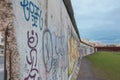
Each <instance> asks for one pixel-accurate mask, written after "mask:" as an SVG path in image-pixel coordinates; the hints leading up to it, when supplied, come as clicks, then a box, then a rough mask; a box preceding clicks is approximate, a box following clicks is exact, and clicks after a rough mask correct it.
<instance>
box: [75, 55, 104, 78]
mask: <svg viewBox="0 0 120 80" xmlns="http://www.w3.org/2000/svg"><path fill="white" fill-rule="evenodd" d="M77 80H103V79H101V78H100V77H97V76H96V75H95V72H94V70H93V67H92V65H91V62H90V61H89V60H88V59H87V58H86V57H83V58H82V62H81V66H80V71H79V75H78V79H77Z"/></svg>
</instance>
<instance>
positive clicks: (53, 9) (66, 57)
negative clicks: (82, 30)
mask: <svg viewBox="0 0 120 80" xmlns="http://www.w3.org/2000/svg"><path fill="white" fill-rule="evenodd" d="M1 3H2V8H3V11H2V12H3V13H2V14H0V20H1V22H2V23H1V24H2V27H1V28H0V30H1V31H2V34H5V31H6V32H7V33H6V35H5V36H4V38H5V39H6V41H5V43H6V45H5V53H6V54H7V55H6V59H5V61H6V70H7V74H6V75H7V80H9V79H11V80H33V79H34V80H75V79H76V78H77V74H78V71H79V67H80V60H81V58H82V54H84V52H83V53H82V52H81V50H82V48H81V43H80V41H79V38H78V35H77V33H76V30H75V29H74V26H73V24H72V22H71V19H70V16H69V14H68V12H67V9H66V7H65V5H64V2H63V0H3V1H1ZM0 5H1V4H0ZM2 8H1V9H2ZM7 11H8V12H7ZM5 13H7V14H5ZM3 15H4V16H3ZM6 15H7V16H6ZM2 17H3V18H4V20H2V19H1V18H2ZM82 45H84V46H85V47H83V49H84V48H87V49H85V50H86V51H85V54H90V53H89V52H90V48H89V47H87V45H85V44H82Z"/></svg>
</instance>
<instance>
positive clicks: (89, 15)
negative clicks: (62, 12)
mask: <svg viewBox="0 0 120 80" xmlns="http://www.w3.org/2000/svg"><path fill="white" fill-rule="evenodd" d="M71 2H72V5H73V9H74V15H75V19H76V23H77V26H78V29H79V32H80V36H81V38H87V39H89V40H91V41H99V42H103V43H108V44H109V43H116V44H117V43H120V0H71Z"/></svg>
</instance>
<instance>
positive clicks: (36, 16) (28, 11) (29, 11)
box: [20, 0, 43, 30]
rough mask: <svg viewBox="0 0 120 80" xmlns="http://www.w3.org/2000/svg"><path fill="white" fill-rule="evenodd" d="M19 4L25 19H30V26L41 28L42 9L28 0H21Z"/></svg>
mask: <svg viewBox="0 0 120 80" xmlns="http://www.w3.org/2000/svg"><path fill="white" fill-rule="evenodd" d="M20 5H21V6H22V7H23V11H24V17H25V19H26V21H29V20H30V19H32V26H33V27H39V28H40V30H42V28H43V17H42V10H41V9H40V8H39V7H38V6H37V5H35V4H34V3H33V2H32V1H28V0H23V1H21V2H20ZM31 17H32V18H31Z"/></svg>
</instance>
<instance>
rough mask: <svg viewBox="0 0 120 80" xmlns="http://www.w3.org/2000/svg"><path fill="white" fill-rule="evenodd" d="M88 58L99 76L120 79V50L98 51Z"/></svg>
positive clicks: (106, 78)
mask: <svg viewBox="0 0 120 80" xmlns="http://www.w3.org/2000/svg"><path fill="white" fill-rule="evenodd" d="M88 59H89V60H90V61H91V62H92V65H93V67H94V70H95V72H96V75H97V76H99V77H102V78H104V79H105V80H120V52H119V53H118V52H97V53H96V54H92V55H90V56H88Z"/></svg>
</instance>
